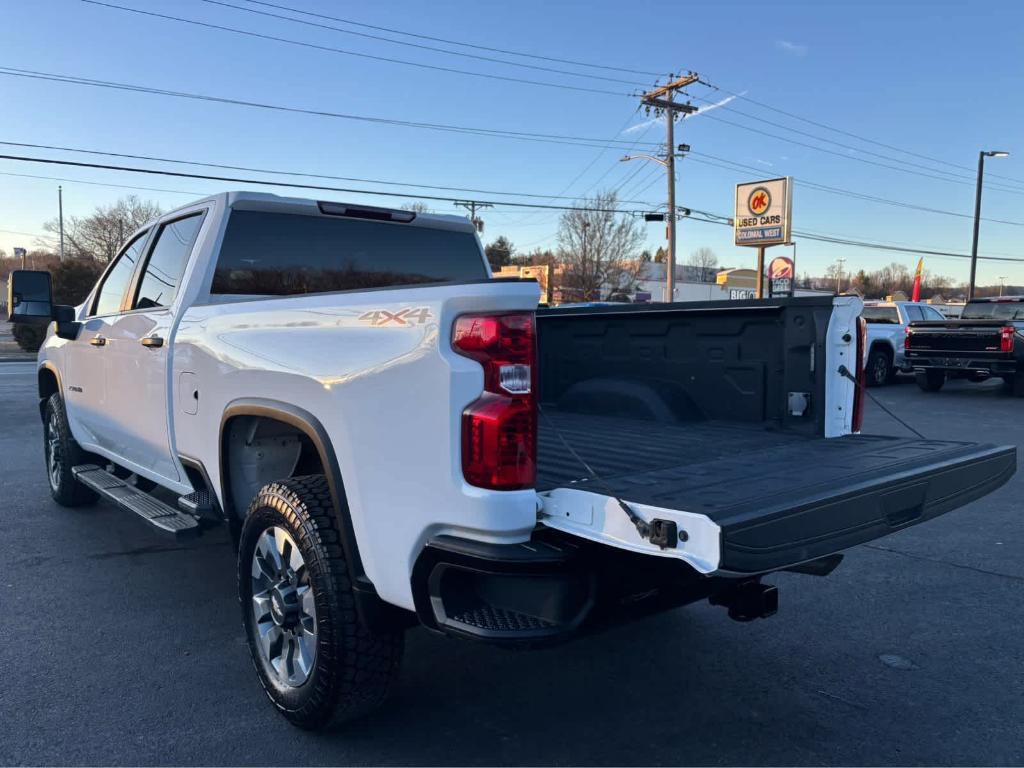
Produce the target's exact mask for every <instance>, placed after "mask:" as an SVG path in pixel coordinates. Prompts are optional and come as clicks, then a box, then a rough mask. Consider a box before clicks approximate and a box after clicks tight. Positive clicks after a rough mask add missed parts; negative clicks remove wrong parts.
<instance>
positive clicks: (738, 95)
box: [250, 0, 1024, 184]
mask: <svg viewBox="0 0 1024 768" xmlns="http://www.w3.org/2000/svg"><path fill="white" fill-rule="evenodd" d="M251 1H252V0H250V2H251ZM703 85H706V86H708V87H709V88H713V89H714V90H716V91H721V92H722V93H725V94H728V95H729V96H733V97H735V98H737V99H742V100H743V101H746V102H749V103H751V104H754V105H755V106H758V107H761V108H762V109H768V110H771V111H772V112H777V113H779V114H780V115H785V116H786V117H790V118H792V119H794V120H799V121H801V122H804V123H808V124H809V125H814V126H816V127H818V128H824V129H825V130H827V131H832V132H834V133H837V134H840V135H842V136H849V137H850V138H852V139H857V140H858V141H863V142H865V143H867V144H874V145H875V146H879V147H883V148H884V149H891V150H893V151H894V152H902V153H903V154H906V155H912V156H913V157H917V158H920V159H922V160H929V161H931V162H933V163H939V164H941V165H948V166H950V167H952V168H959V169H961V170H965V171H973V170H974V169H973V168H972V167H971V166H969V165H960V164H958V163H951V162H949V161H948V160H940V159H939V158H936V157H931V156H930V155H923V154H921V153H919V152H914V151H912V150H909V149H904V148H902V147H897V146H894V145H892V144H886V143H885V142H883V141H878V140H877V139H872V138H869V137H867V136H862V135H860V134H857V133H853V132H852V131H847V130H843V129H842V128H836V127H835V126H833V125H829V124H828V123H822V122H820V121H818V120H812V119H811V118H809V117H805V116H803V115H798V114H795V113H793V112H788V111H787V110H785V109H780V108H779V107H773V106H772V105H771V104H765V103H764V102H763V101H758V100H757V99H754V98H751V97H750V96H747V95H746V94H745V93H736V92H734V91H730V90H728V89H726V88H719V87H718V86H715V85H711V84H710V83H703ZM722 108H723V109H729V111H734V112H739V110H734V109H732V108H731V107H730V108H727V107H722ZM740 114H744V113H740ZM989 175H990V176H994V177H998V178H1001V179H1006V180H1008V181H1014V182H1017V183H1019V184H1024V180H1021V179H1015V178H1013V177H1012V176H1000V175H999V174H995V173H993V174H989Z"/></svg>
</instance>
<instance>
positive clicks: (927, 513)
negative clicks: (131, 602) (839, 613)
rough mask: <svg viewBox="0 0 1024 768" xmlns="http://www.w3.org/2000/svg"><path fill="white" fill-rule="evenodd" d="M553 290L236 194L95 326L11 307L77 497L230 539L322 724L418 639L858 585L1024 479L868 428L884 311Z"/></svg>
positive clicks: (952, 448)
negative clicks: (868, 560)
mask: <svg viewBox="0 0 1024 768" xmlns="http://www.w3.org/2000/svg"><path fill="white" fill-rule="evenodd" d="M538 297H539V291H538V287H537V284H536V283H535V282H532V281H522V280H518V279H512V280H495V279H492V278H491V274H490V271H489V269H488V266H487V261H486V259H485V258H484V254H483V251H482V249H481V247H480V243H479V241H478V239H477V237H476V234H475V232H474V229H473V227H472V225H471V224H470V223H469V222H468V221H467V220H465V219H462V218H456V217H449V216H431V215H421V214H416V213H412V212H408V211H394V210H387V209H381V208H369V207H366V206H359V205H348V204H342V203H332V202H317V201H313V200H300V199H290V198H281V197H276V196H274V195H266V194H253V193H245V192H233V193H226V194H220V195H215V196H213V197H209V198H206V199H204V200H200V201H198V202H196V203H193V204H192V205H188V206H185V207H184V208H180V209H178V210H176V211H173V212H171V213H169V214H167V215H165V216H163V217H161V218H160V219H159V220H158V221H156V222H153V223H152V224H151V225H149V226H147V227H145V228H143V229H142V230H140V231H139V232H137V233H135V234H133V235H132V236H131V238H130V239H129V241H128V243H127V244H126V245H125V247H124V248H123V249H122V251H121V253H120V254H119V255H118V256H117V258H115V259H114V260H113V261H112V262H111V264H110V265H109V267H108V268H107V270H106V272H105V273H104V275H103V276H102V278H101V279H100V281H99V282H98V284H97V285H96V287H95V289H94V290H93V291H92V293H91V294H90V296H89V297H88V299H86V301H85V302H83V303H82V304H81V305H80V306H78V307H74V308H72V307H59V306H53V305H52V300H51V295H50V283H49V275H48V274H47V273H39V272H15V273H14V274H13V278H12V280H11V297H10V299H11V301H10V306H11V307H12V313H13V314H12V316H11V319H12V320H13V321H14V322H37V323H48V324H50V329H49V332H48V334H47V338H46V341H45V343H44V344H43V347H42V349H41V350H40V353H39V368H38V386H39V404H40V412H41V414H42V417H43V426H44V440H45V445H46V467H47V474H48V479H49V483H50V488H51V491H52V494H53V497H54V499H56V500H57V502H58V503H60V504H63V505H66V506H75V505H81V504H86V503H89V502H92V501H95V500H96V499H97V498H98V497H101V496H102V497H104V498H106V499H108V500H110V501H112V502H114V503H117V504H119V505H121V506H122V507H124V508H125V509H127V510H130V511H132V512H134V513H136V514H137V515H139V516H140V517H141V518H143V519H144V520H146V521H147V522H149V523H150V524H151V525H153V526H155V527H156V528H158V529H161V530H163V531H167V532H170V533H173V534H177V535H181V534H185V533H189V532H195V531H197V530H201V529H202V528H204V527H205V526H208V525H215V524H218V523H222V524H226V525H227V526H228V528H229V530H230V531H231V533H232V535H233V536H234V538H235V541H236V542H237V547H238V548H237V551H238V591H239V597H240V601H241V606H242V618H243V622H244V626H245V631H246V636H247V638H248V641H249V647H250V650H251V652H252V657H253V660H254V662H255V666H256V671H257V673H258V676H259V679H260V681H261V683H262V684H263V687H264V688H265V689H266V692H267V694H268V696H269V697H270V699H271V700H272V701H273V703H274V705H275V706H276V707H277V708H278V709H279V710H280V711H281V712H282V713H283V714H284V715H285V716H286V717H287V718H288V719H289V720H291V721H292V722H293V723H295V724H297V725H300V726H303V727H316V726H319V725H321V724H323V723H324V722H326V721H327V720H328V718H330V717H331V716H332V714H334V713H335V712H337V713H338V714H339V715H341V716H353V715H356V714H358V713H360V712H364V711H366V710H367V709H370V708H372V707H374V706H376V705H377V704H379V703H380V702H381V701H382V700H383V698H384V696H385V694H386V692H387V690H388V687H389V684H390V683H391V681H392V680H393V678H394V676H395V674H396V671H397V669H398V661H399V657H400V655H401V652H402V639H403V633H404V630H405V629H406V628H408V627H410V626H412V625H414V624H422V625H423V626H425V627H427V628H429V629H430V630H432V631H437V632H444V633H448V634H451V635H455V636H458V637H462V638H468V639H473V640H486V641H490V642H495V643H504V644H510V645H517V644H518V645H536V644H539V643H543V642H552V641H556V640H561V639H565V638H568V637H572V636H574V635H578V634H582V633H585V632H587V631H589V630H591V629H594V628H596V627H600V626H602V625H607V624H608V623H610V622H615V621H621V620H623V619H626V618H630V617H632V616H636V615H640V614H643V613H650V612H652V611H657V610H664V609H667V608H672V607H675V606H679V605H683V604H685V603H689V602H693V601H695V600H701V599H710V600H711V601H712V602H713V603H716V604H720V605H723V606H725V607H726V608H727V609H728V611H729V614H730V615H731V616H732V617H733V618H735V619H738V620H742V621H746V620H750V619H753V618H757V617H762V616H768V615H771V614H772V613H774V612H775V610H776V608H777V601H778V594H777V592H776V590H775V588H774V587H772V586H770V585H768V584H765V583H763V581H762V577H763V576H764V575H765V574H768V573H771V572H773V571H778V570H795V571H799V572H803V573H812V574H817V575H824V574H827V573H828V572H830V571H831V570H832V569H833V568H835V567H836V565H837V564H838V562H839V559H840V558H841V555H837V554H836V553H838V552H839V551H840V550H843V549H846V548H848V547H851V546H854V545H856V544H859V543H861V542H865V541H870V540H872V539H876V538H878V537H880V536H884V535H886V534H887V533H890V532H891V531H894V530H897V529H901V528H904V527H906V526H909V525H914V524H916V523H919V522H922V521H924V520H927V519H929V518H931V517H934V516H936V515H939V514H943V513H945V512H947V511H949V510H951V509H953V508H955V507H958V506H961V505H963V504H965V503H967V502H969V501H971V500H972V499H975V498H978V497H979V496H982V495H983V494H985V493H987V492H989V491H991V490H992V489H994V488H996V487H998V486H999V485H1000V484H1001V483H1003V482H1005V481H1006V480H1007V478H1009V477H1010V475H1012V473H1013V472H1014V470H1015V468H1016V455H1015V451H1014V449H1013V448H1011V447H1003V448H999V447H993V446H978V445H971V444H967V443H960V442H956V443H953V442H940V441H925V440H920V439H901V438H891V437H880V436H873V437H869V436H864V435H858V434H851V433H855V432H857V431H858V430H859V423H860V422H859V420H860V417H861V409H862V406H863V398H861V397H860V389H859V387H858V385H857V383H856V379H857V376H858V374H859V373H860V368H861V366H860V361H861V358H862V356H863V353H864V338H863V335H862V331H863V323H861V322H860V320H859V314H860V309H861V302H860V301H859V300H858V299H856V298H849V297H840V298H832V297H810V298H796V299H776V300H769V301H734V302H704V303H693V304H671V305H645V306H631V305H624V306H609V307H595V308H567V309H552V310H543V311H537V301H538ZM52 321H55V322H52ZM150 491H152V492H150ZM175 496H177V497H178V499H177V503H176V504H175V502H174V499H175ZM126 618H127V617H126ZM652 671H653V670H652ZM166 672H173V670H167V671H166ZM154 674H157V672H156V671H155V670H154Z"/></svg>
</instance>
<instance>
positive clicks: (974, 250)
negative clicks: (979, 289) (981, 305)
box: [967, 150, 1010, 301]
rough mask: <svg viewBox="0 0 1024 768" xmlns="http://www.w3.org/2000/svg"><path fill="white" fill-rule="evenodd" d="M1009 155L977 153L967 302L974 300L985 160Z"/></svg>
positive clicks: (992, 151) (999, 152)
mask: <svg viewBox="0 0 1024 768" xmlns="http://www.w3.org/2000/svg"><path fill="white" fill-rule="evenodd" d="M1009 154H1010V153H1009V152H1001V151H999V150H991V151H985V150H982V151H981V152H979V153H978V185H977V189H976V190H975V192H974V238H973V239H972V240H971V282H970V283H969V284H968V286H967V300H968V301H970V300H971V299H973V298H974V281H975V276H976V275H977V271H978V229H979V228H980V226H981V182H982V178H983V177H984V175H985V158H986V157H1006V156H1008V155H1009Z"/></svg>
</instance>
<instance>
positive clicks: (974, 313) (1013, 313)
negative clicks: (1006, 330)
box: [960, 301, 1024, 320]
mask: <svg viewBox="0 0 1024 768" xmlns="http://www.w3.org/2000/svg"><path fill="white" fill-rule="evenodd" d="M960 319H961V320H990V319H991V320H1024V302H1022V301H999V302H997V301H979V302H977V303H974V302H969V303H968V304H967V306H966V307H964V311H963V313H962V314H961V315H960Z"/></svg>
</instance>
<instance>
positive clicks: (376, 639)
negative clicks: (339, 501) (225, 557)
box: [238, 475, 403, 729]
mask: <svg viewBox="0 0 1024 768" xmlns="http://www.w3.org/2000/svg"><path fill="white" fill-rule="evenodd" d="M238 598H239V602H240V603H241V607H242V622H243V624H244V626H245V633H246V638H247V640H248V642H249V650H250V652H251V653H252V659H253V663H254V665H255V667H256V673H257V675H258V676H259V679H260V683H262V685H263V689H264V690H265V691H266V693H267V696H269V697H270V700H271V701H272V702H273V703H274V706H275V707H277V709H278V711H279V712H280V713H281V714H282V715H284V716H285V717H286V718H287V719H288V720H289V721H290V722H292V723H293V724H294V725H297V726H299V727H301V728H309V729H312V728H318V727H320V726H322V725H325V724H326V723H327V722H328V721H329V720H331V719H332V717H335V718H336V719H338V720H346V719H351V718H353V717H357V716H359V715H362V714H365V713H366V712H369V711H370V710H372V709H375V708H376V707H378V706H380V704H381V703H383V701H384V699H385V698H386V696H387V693H388V690H389V688H390V686H391V683H392V682H393V680H394V679H395V677H396V675H397V672H398V663H399V660H400V658H401V655H402V647H403V635H402V633H401V632H400V631H399V632H388V633H372V634H371V633H370V632H369V630H367V629H366V628H365V627H364V626H363V625H362V624H361V622H360V621H359V618H358V616H357V615H356V610H355V602H354V600H353V595H352V582H351V579H350V576H349V571H348V566H347V563H346V561H345V557H344V554H343V550H342V547H341V537H340V533H339V531H338V523H337V519H336V517H335V512H334V505H333V503H332V500H331V493H330V489H329V487H328V484H327V480H326V478H324V476H323V475H309V476H306V477H293V478H290V479H288V480H282V481H280V482H276V483H270V484H268V485H265V486H264V487H263V488H261V489H260V491H259V493H257V494H256V498H255V499H254V500H253V502H252V504H251V505H250V506H249V512H248V515H247V517H246V519H245V523H244V525H243V526H242V535H241V539H240V542H239V549H238Z"/></svg>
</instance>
